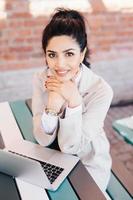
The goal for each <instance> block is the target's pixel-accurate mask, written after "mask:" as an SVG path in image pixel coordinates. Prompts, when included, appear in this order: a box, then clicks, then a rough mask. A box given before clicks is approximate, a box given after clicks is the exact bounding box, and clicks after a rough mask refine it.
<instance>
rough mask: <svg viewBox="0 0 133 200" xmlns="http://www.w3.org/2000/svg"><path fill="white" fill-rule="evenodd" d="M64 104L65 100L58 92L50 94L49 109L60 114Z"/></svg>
mask: <svg viewBox="0 0 133 200" xmlns="http://www.w3.org/2000/svg"><path fill="white" fill-rule="evenodd" d="M64 103H65V99H63V98H62V96H61V95H59V94H58V93H56V92H51V91H49V92H48V102H47V108H50V109H52V110H55V111H56V112H57V113H59V112H60V110H61V107H62V106H63V104H64Z"/></svg>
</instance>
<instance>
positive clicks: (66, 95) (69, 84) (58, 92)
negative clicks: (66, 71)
mask: <svg viewBox="0 0 133 200" xmlns="http://www.w3.org/2000/svg"><path fill="white" fill-rule="evenodd" d="M45 86H46V88H47V90H48V92H49V96H48V107H50V108H53V109H56V110H58V111H60V109H61V107H62V106H63V104H64V103H65V102H67V104H68V106H69V107H71V108H73V107H76V106H78V105H80V104H81V99H82V98H81V96H80V94H79V91H78V88H77V86H76V84H75V82H74V81H72V80H68V81H64V82H62V81H59V80H57V79H56V78H55V77H54V76H50V77H48V79H47V81H46V82H45Z"/></svg>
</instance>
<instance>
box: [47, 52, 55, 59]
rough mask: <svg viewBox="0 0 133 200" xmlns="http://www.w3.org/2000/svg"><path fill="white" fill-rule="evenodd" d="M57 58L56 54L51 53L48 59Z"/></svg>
mask: <svg viewBox="0 0 133 200" xmlns="http://www.w3.org/2000/svg"><path fill="white" fill-rule="evenodd" d="M55 56H56V55H55V53H49V54H48V57H49V58H54V57H55Z"/></svg>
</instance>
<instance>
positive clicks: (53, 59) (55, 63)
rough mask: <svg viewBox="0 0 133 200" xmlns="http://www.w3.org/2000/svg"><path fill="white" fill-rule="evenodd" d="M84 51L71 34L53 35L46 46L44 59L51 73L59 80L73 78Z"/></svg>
mask: <svg viewBox="0 0 133 200" xmlns="http://www.w3.org/2000/svg"><path fill="white" fill-rule="evenodd" d="M84 55H85V51H84V52H81V51H80V47H79V44H78V43H77V41H76V40H75V39H73V38H72V37H71V36H66V35H62V36H54V37H52V38H51V39H50V40H49V42H48V45H47V47H46V61H47V65H48V67H49V68H50V71H51V72H52V74H53V75H54V76H55V77H56V78H57V79H58V80H61V81H67V80H70V79H71V78H73V77H74V76H75V75H76V74H77V73H78V71H79V66H80V63H82V61H83V59H84Z"/></svg>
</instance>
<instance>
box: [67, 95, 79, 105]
mask: <svg viewBox="0 0 133 200" xmlns="http://www.w3.org/2000/svg"><path fill="white" fill-rule="evenodd" d="M81 103H82V97H81V96H80V95H79V97H78V98H71V100H70V101H69V102H68V107H69V108H75V107H77V106H79V105H80V104H81Z"/></svg>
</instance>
